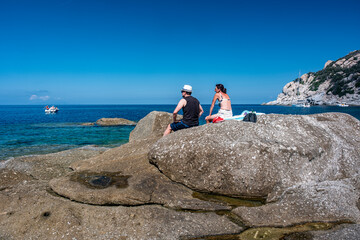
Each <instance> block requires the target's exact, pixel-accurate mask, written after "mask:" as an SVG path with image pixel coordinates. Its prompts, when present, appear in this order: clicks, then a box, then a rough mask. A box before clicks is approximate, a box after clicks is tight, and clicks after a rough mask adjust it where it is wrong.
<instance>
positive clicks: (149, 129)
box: [129, 111, 182, 142]
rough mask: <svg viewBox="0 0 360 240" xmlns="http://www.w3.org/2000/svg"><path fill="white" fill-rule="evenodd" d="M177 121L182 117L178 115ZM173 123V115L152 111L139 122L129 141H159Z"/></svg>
mask: <svg viewBox="0 0 360 240" xmlns="http://www.w3.org/2000/svg"><path fill="white" fill-rule="evenodd" d="M177 119H178V120H180V119H182V116H181V115H178V116H177ZM172 122H173V115H172V113H167V112H158V111H152V112H151V113H149V114H148V115H146V116H145V117H144V118H143V119H141V120H140V121H139V122H138V124H137V125H136V127H135V129H134V130H133V131H132V132H131V133H130V138H129V141H130V142H132V141H135V140H142V139H151V138H155V139H159V138H161V137H162V136H163V134H164V131H165V129H166V127H167V126H168V124H170V123H172Z"/></svg>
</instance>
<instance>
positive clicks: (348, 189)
mask: <svg viewBox="0 0 360 240" xmlns="http://www.w3.org/2000/svg"><path fill="white" fill-rule="evenodd" d="M359 197H360V194H359V192H358V191H356V190H355V189H354V187H353V186H351V185H348V184H347V183H344V182H340V181H325V182H321V183H317V182H307V183H302V184H299V185H297V186H293V187H291V188H289V189H286V190H285V191H284V192H283V193H282V194H281V196H280V200H278V201H276V202H274V203H269V204H266V205H263V206H259V207H253V208H245V207H239V208H236V209H234V210H233V211H232V212H233V213H234V214H236V215H238V216H239V217H240V218H241V219H242V220H243V221H244V223H245V224H246V225H247V226H251V227H262V226H269V224H270V225H271V226H277V227H284V226H291V225H294V224H300V223H303V222H336V221H350V222H360V211H359V209H358V208H357V207H356V203H357V201H358V199H359Z"/></svg>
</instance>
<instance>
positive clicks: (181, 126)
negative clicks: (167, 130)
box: [170, 120, 190, 132]
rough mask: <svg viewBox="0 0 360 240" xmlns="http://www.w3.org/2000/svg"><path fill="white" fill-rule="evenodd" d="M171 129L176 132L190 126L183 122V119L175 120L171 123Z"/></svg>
mask: <svg viewBox="0 0 360 240" xmlns="http://www.w3.org/2000/svg"><path fill="white" fill-rule="evenodd" d="M170 127H171V130H173V131H174V132H175V131H177V130H181V129H184V128H189V127H190V126H188V125H186V124H185V123H183V122H182V120H181V121H180V122H177V123H175V122H173V123H171V124H170Z"/></svg>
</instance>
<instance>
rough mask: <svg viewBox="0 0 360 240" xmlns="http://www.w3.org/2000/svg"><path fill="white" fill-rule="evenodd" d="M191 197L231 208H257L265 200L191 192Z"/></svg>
mask: <svg viewBox="0 0 360 240" xmlns="http://www.w3.org/2000/svg"><path fill="white" fill-rule="evenodd" d="M192 196H193V197H194V198H197V199H200V200H203V201H210V202H216V203H224V204H226V205H228V206H231V207H240V206H245V207H258V206H261V205H264V204H265V199H243V198H234V197H228V196H223V195H216V194H208V193H199V192H193V194H192Z"/></svg>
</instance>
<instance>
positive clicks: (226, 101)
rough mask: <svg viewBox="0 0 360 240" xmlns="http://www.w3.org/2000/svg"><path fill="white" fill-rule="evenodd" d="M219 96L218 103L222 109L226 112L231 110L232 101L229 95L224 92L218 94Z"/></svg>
mask: <svg viewBox="0 0 360 240" xmlns="http://www.w3.org/2000/svg"><path fill="white" fill-rule="evenodd" d="M217 94H219V96H218V101H219V106H220V108H221V109H225V110H231V100H230V97H229V95H227V94H226V93H223V92H218V93H217Z"/></svg>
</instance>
